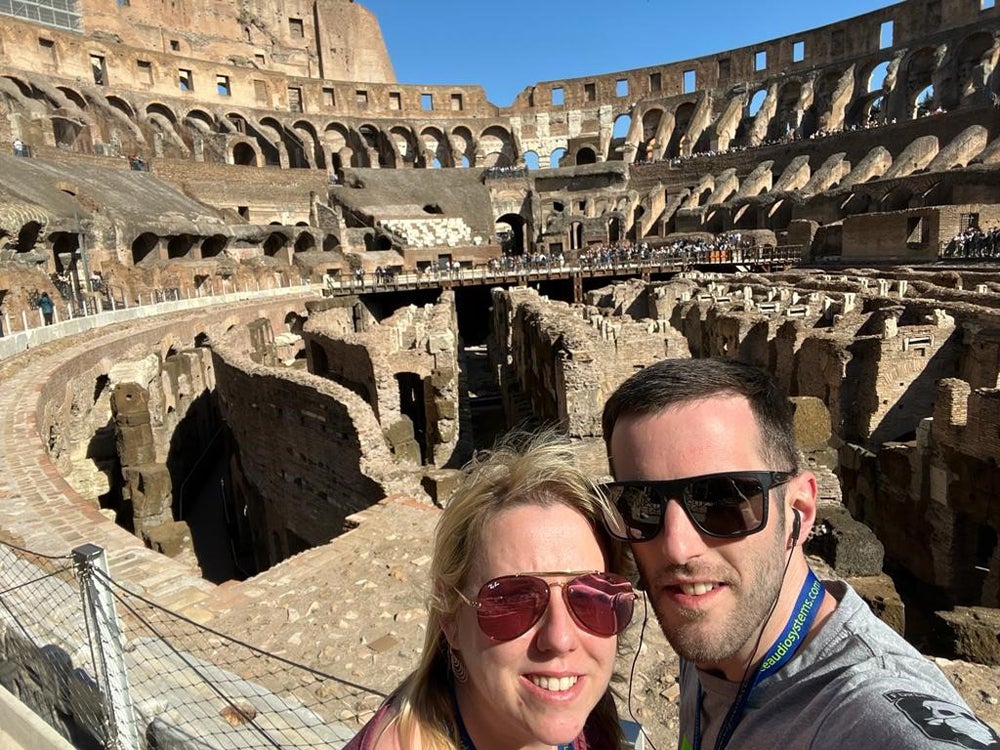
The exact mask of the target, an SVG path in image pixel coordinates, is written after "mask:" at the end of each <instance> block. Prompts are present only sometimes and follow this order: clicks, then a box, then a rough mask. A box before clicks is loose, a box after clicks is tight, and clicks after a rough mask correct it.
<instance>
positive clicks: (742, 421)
mask: <svg viewBox="0 0 1000 750" xmlns="http://www.w3.org/2000/svg"><path fill="white" fill-rule="evenodd" d="M758 435H759V431H758V429H757V422H756V419H755V418H754V416H753V413H752V412H751V410H750V404H749V402H748V401H747V400H746V399H745V398H743V397H742V396H718V397H713V398H711V399H705V400H700V401H692V402H687V403H682V404H677V405H675V406H671V407H669V408H668V409H666V410H665V411H663V412H661V413H659V414H656V415H652V416H648V415H646V416H627V417H623V418H620V419H619V420H618V422H617V423H616V424H615V428H614V432H613V433H612V439H611V459H612V465H613V467H614V474H615V479H617V480H619V481H622V480H637V479H659V480H669V479H682V478H684V477H691V476H698V475H701V474H711V473H715V472H722V471H749V470H758V471H767V470H785V469H788V468H789V467H787V466H769V465H768V464H767V462H766V461H765V460H764V458H763V456H761V454H760V450H759V448H758V444H759V437H758ZM781 494H782V493H781V492H780V491H779V490H771V492H770V493H769V495H770V508H769V515H768V521H767V527H766V528H764V529H763V530H762V531H760V532H758V533H756V534H753V535H751V536H747V537H742V538H737V539H715V538H712V537H708V536H704V535H702V534H701V533H700V532H699V531H698V529H697V528H696V527H695V526H694V525H693V524H692V523H691V521H690V519H689V518H688V517H687V515H686V514H685V513H684V510H683V508H682V507H681V505H680V504H679V502H676V501H672V502H670V503H668V504H667V508H666V511H665V514H664V515H665V517H664V528H663V530H662V531H661V532H660V533H659V534H658V535H657V536H656V537H655V538H654V539H652V540H650V541H648V542H636V543H633V544H632V552H633V554H634V555H635V559H636V563H637V565H638V567H639V572H640V574H641V575H642V578H643V581H644V583H645V586H646V590H647V591H648V594H649V597H650V601H651V602H652V604H653V610H654V611H655V612H656V616H657V618H658V619H659V621H660V626H661V627H662V628H663V632H664V634H665V635H666V637H667V640H669V641H670V645H671V646H673V648H674V650H675V651H676V652H677V653H678V654H679V655H680V656H681V657H683V658H685V659H687V660H689V661H692V662H694V663H695V664H697V665H698V666H700V667H702V668H711V669H719V670H722V671H724V672H727V673H728V672H735V673H740V672H742V669H743V668H744V666H745V664H746V662H747V659H748V658H749V657H750V651H751V649H753V647H754V642H755V640H756V637H757V635H758V632H759V628H760V626H761V623H762V622H763V621H764V620H765V619H766V618H767V616H768V613H769V612H770V610H771V607H772V606H773V604H774V602H775V599H776V598H777V596H778V592H779V590H780V588H781V579H782V572H783V569H784V563H785V535H784V508H783V507H782V503H780V502H778V501H777V498H778V497H780V496H781Z"/></svg>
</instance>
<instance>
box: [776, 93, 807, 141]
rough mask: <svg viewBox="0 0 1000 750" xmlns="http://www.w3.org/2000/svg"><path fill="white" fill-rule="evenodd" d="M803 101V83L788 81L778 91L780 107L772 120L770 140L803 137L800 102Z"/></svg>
mask: <svg viewBox="0 0 1000 750" xmlns="http://www.w3.org/2000/svg"><path fill="white" fill-rule="evenodd" d="M801 100H802V82H801V81H796V80H791V81H786V82H785V83H784V84H783V85H782V87H781V88H780V89H778V106H777V111H776V112H775V113H774V117H773V118H771V124H770V127H769V131H770V132H769V133H768V136H769V137H770V138H786V137H791V136H796V137H797V136H799V135H801V130H800V127H799V126H800V125H801V117H802V115H801V112H800V110H799V102H800V101H801Z"/></svg>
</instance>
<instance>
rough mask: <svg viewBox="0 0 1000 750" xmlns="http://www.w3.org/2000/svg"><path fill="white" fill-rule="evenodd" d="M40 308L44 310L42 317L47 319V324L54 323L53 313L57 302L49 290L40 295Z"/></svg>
mask: <svg viewBox="0 0 1000 750" xmlns="http://www.w3.org/2000/svg"><path fill="white" fill-rule="evenodd" d="M38 309H39V310H41V311H42V317H43V318H44V319H45V325H47V326H50V325H52V313H54V312H55V309H56V303H55V302H53V301H52V298H51V297H50V296H49V293H48V292H42V293H41V294H40V295H38Z"/></svg>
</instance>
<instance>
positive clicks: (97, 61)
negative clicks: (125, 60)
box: [90, 55, 108, 86]
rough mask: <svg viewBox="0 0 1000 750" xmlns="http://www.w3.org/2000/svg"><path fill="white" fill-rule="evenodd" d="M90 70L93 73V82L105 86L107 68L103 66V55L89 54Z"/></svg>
mask: <svg viewBox="0 0 1000 750" xmlns="http://www.w3.org/2000/svg"><path fill="white" fill-rule="evenodd" d="M90 70H91V72H92V73H93V74H94V83H96V84H97V85H98V86H105V85H107V83H108V69H107V67H105V63H104V55H91V56H90Z"/></svg>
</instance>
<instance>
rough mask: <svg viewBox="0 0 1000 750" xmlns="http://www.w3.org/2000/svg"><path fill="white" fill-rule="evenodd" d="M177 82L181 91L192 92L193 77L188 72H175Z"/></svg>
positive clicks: (183, 70) (181, 69)
mask: <svg viewBox="0 0 1000 750" xmlns="http://www.w3.org/2000/svg"><path fill="white" fill-rule="evenodd" d="M177 82H178V84H179V85H180V88H181V91H194V77H193V76H192V75H191V71H190V70H185V69H184V68H179V69H178V70H177Z"/></svg>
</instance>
